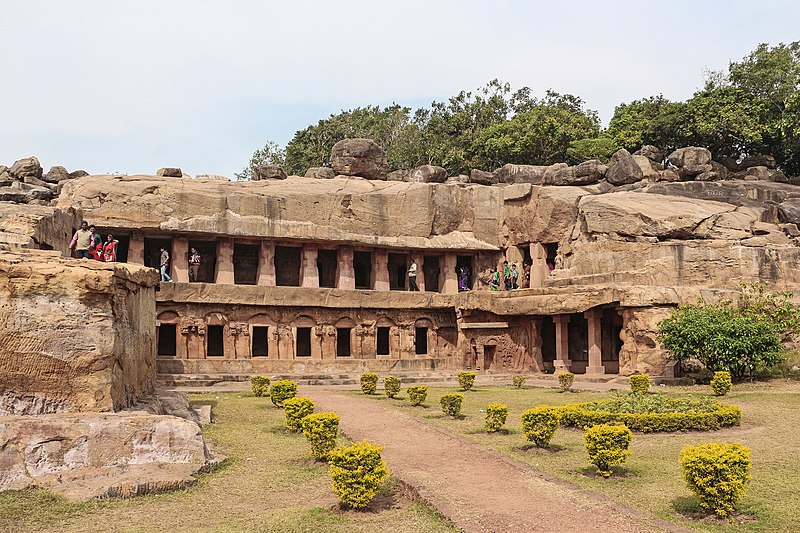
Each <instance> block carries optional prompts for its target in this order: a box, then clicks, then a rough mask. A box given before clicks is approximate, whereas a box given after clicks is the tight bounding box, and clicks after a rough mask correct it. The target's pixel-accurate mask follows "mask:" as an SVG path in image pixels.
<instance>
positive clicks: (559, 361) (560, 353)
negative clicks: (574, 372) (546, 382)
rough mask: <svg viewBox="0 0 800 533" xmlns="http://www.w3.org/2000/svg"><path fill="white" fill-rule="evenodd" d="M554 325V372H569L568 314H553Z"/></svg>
mask: <svg viewBox="0 0 800 533" xmlns="http://www.w3.org/2000/svg"><path fill="white" fill-rule="evenodd" d="M553 322H554V323H555V325H556V360H555V361H553V366H554V367H555V373H556V374H558V373H559V372H569V367H570V360H569V315H555V316H553Z"/></svg>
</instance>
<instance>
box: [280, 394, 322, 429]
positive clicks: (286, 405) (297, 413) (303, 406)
mask: <svg viewBox="0 0 800 533" xmlns="http://www.w3.org/2000/svg"><path fill="white" fill-rule="evenodd" d="M316 408H317V406H316V405H315V404H314V402H313V401H312V400H311V398H288V399H286V400H284V401H283V410H284V412H285V413H286V429H288V430H290V431H300V430H301V429H303V426H302V424H303V419H304V418H305V417H307V416H308V415H310V414H311V413H313V412H314V409H316Z"/></svg>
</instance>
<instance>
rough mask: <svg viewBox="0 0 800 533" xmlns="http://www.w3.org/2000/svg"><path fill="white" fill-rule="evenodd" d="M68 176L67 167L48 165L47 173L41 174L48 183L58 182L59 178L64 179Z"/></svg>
mask: <svg viewBox="0 0 800 533" xmlns="http://www.w3.org/2000/svg"><path fill="white" fill-rule="evenodd" d="M69 178H70V173H69V172H67V169H66V168H64V167H62V166H53V167H50V170H48V171H47V174H45V175H44V176H42V179H43V180H44V181H46V182H48V183H58V182H59V181H61V180H66V179H69Z"/></svg>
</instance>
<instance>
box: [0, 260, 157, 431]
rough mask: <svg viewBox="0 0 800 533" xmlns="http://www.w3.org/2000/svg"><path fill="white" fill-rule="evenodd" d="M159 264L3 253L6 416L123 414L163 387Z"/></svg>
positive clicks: (1, 409)
mask: <svg viewBox="0 0 800 533" xmlns="http://www.w3.org/2000/svg"><path fill="white" fill-rule="evenodd" d="M157 279H158V277H157V275H156V273H155V271H154V270H152V269H147V268H144V267H138V266H135V265H129V264H119V263H115V264H105V263H98V262H95V261H87V260H83V261H78V260H71V259H64V258H61V257H59V254H58V253H57V252H44V251H32V252H0V415H1V414H5V415H7V414H41V413H56V412H66V411H70V412H72V411H115V410H119V409H122V408H125V407H127V406H129V405H131V404H133V403H134V402H135V401H136V400H137V399H139V398H141V397H143V396H145V395H147V394H149V393H151V392H152V391H153V388H154V387H155V289H154V286H155V284H156V282H157Z"/></svg>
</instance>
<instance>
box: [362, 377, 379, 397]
mask: <svg viewBox="0 0 800 533" xmlns="http://www.w3.org/2000/svg"><path fill="white" fill-rule="evenodd" d="M377 389H378V374H373V373H372V372H364V373H363V374H361V392H363V393H364V394H375V391H376V390H377Z"/></svg>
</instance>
